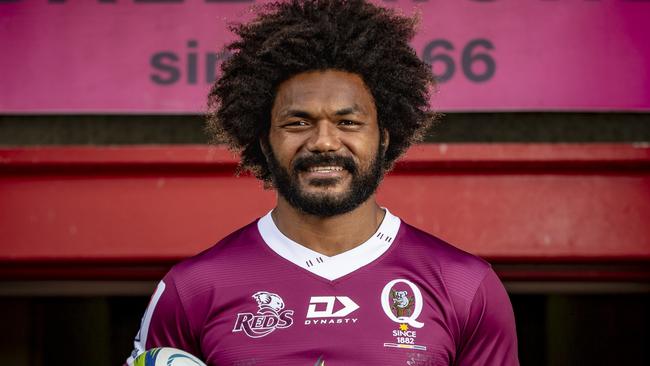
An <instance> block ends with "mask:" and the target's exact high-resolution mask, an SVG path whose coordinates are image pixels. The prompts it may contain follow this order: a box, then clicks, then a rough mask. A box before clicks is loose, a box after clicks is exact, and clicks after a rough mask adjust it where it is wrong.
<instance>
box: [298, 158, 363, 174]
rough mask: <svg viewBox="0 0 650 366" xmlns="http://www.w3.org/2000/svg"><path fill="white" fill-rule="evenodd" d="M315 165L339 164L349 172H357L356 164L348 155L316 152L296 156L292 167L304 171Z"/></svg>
mask: <svg viewBox="0 0 650 366" xmlns="http://www.w3.org/2000/svg"><path fill="white" fill-rule="evenodd" d="M316 165H321V166H322V165H335V166H340V167H342V168H343V169H345V170H347V171H348V172H350V173H356V172H357V164H355V162H354V160H353V159H352V158H351V157H349V156H341V155H332V154H317V155H308V156H302V157H299V158H296V160H295V161H294V163H293V169H294V170H297V171H306V170H308V169H309V168H311V167H313V166H316Z"/></svg>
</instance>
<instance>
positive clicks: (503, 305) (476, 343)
mask: <svg viewBox="0 0 650 366" xmlns="http://www.w3.org/2000/svg"><path fill="white" fill-rule="evenodd" d="M455 365H458V366H470V365H500V366H512V365H519V360H518V357H517V332H516V329H515V318H514V314H513V312H512V305H511V304H510V299H509V298H508V294H507V293H506V290H505V289H504V288H503V285H502V284H501V281H500V280H499V278H498V277H497V275H496V274H495V273H494V271H493V270H492V269H490V270H489V271H488V273H487V274H486V276H485V278H484V279H483V281H482V282H481V285H480V286H479V288H478V290H477V291H476V294H475V295H474V299H473V300H472V304H471V305H470V309H469V316H468V319H467V323H466V325H465V327H464V331H463V343H462V344H461V348H460V353H459V355H458V358H457V360H456V362H455Z"/></svg>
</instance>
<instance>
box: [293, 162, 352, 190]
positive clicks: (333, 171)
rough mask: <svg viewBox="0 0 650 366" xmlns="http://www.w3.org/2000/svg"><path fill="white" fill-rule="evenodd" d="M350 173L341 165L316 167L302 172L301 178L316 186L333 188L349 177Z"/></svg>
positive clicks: (310, 167)
mask: <svg viewBox="0 0 650 366" xmlns="http://www.w3.org/2000/svg"><path fill="white" fill-rule="evenodd" d="M347 173H348V171H347V169H345V168H344V167H342V166H339V165H315V166H309V167H306V168H305V169H303V170H302V172H301V174H300V175H301V176H302V178H303V179H306V180H307V182H309V185H315V186H320V187H323V186H333V185H336V184H337V183H338V182H340V181H341V180H342V179H343V178H345V176H346V175H347Z"/></svg>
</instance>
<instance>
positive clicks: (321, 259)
mask: <svg viewBox="0 0 650 366" xmlns="http://www.w3.org/2000/svg"><path fill="white" fill-rule="evenodd" d="M384 210H385V211H386V215H385V216H384V220H383V221H382V222H381V225H379V228H378V229H377V231H376V232H375V233H374V234H373V235H372V237H371V238H370V239H368V240H366V241H365V242H364V243H361V244H360V245H358V246H356V247H354V248H352V249H350V250H348V251H346V252H343V253H341V254H337V255H335V256H332V257H328V256H326V255H323V254H320V253H318V252H316V251H313V250H311V249H309V248H307V247H305V246H303V245H300V244H298V243H296V242H295V241H293V240H291V239H289V238H288V237H286V236H285V235H284V234H282V232H280V229H278V227H277V226H276V225H275V222H273V218H272V217H271V212H269V213H267V214H266V215H264V216H263V217H262V218H260V219H259V220H258V221H257V229H258V230H259V232H260V235H261V236H262V239H264V242H265V243H266V245H268V246H269V248H271V250H273V251H274V252H275V253H277V254H278V255H279V256H281V257H282V258H284V259H286V260H288V261H290V262H292V263H293V264H295V265H297V266H299V267H302V268H304V269H306V270H308V271H309V272H312V273H314V274H316V275H318V276H320V277H323V278H326V279H328V280H330V281H333V280H335V279H337V278H341V277H343V276H345V275H347V274H349V273H352V272H354V271H356V270H357V269H359V268H361V267H363V266H365V265H367V264H369V263H371V262H372V261H374V260H375V259H377V258H379V257H380V256H381V255H382V254H384V253H385V252H386V251H387V250H388V248H390V245H391V244H392V242H393V240H394V239H395V236H396V235H397V231H398V230H399V227H400V224H401V220H400V219H399V217H397V216H394V215H393V214H391V213H390V212H389V211H388V209H385V208H384Z"/></svg>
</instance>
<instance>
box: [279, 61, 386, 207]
mask: <svg viewBox="0 0 650 366" xmlns="http://www.w3.org/2000/svg"><path fill="white" fill-rule="evenodd" d="M380 135H381V132H380V130H379V126H378V124H377V111H376V109H375V103H374V100H373V98H372V95H371V94H370V92H369V91H368V89H367V87H366V86H365V84H364V82H363V80H362V79H361V77H359V76H358V75H356V74H352V73H348V72H343V71H335V70H326V71H312V72H306V73H301V74H298V75H295V76H293V77H292V78H290V79H288V80H287V81H285V82H283V83H282V84H280V87H279V88H278V91H277V95H276V98H275V101H274V103H273V108H272V111H271V127H270V131H269V139H268V143H269V145H270V149H269V150H270V151H267V161H268V164H269V169H270V171H271V174H272V176H273V181H274V185H275V187H276V189H277V190H278V192H279V193H280V194H281V195H282V196H283V197H284V198H285V199H286V200H287V201H288V202H289V203H290V204H291V205H292V206H294V207H296V208H298V209H300V210H301V211H303V212H305V213H308V214H312V215H316V216H321V217H328V216H334V215H339V214H342V213H345V212H349V211H351V210H353V209H354V208H356V207H357V206H359V205H360V204H361V203H363V202H365V201H366V200H367V199H368V198H369V197H370V196H371V195H372V194H373V193H374V192H375V190H376V189H377V186H378V185H379V182H380V180H381V178H382V176H383V173H384V171H383V156H384V151H385V149H384V148H383V147H384V146H385V144H387V143H388V141H387V139H388V136H387V135H385V136H384V138H383V139H382V140H383V144H380Z"/></svg>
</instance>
